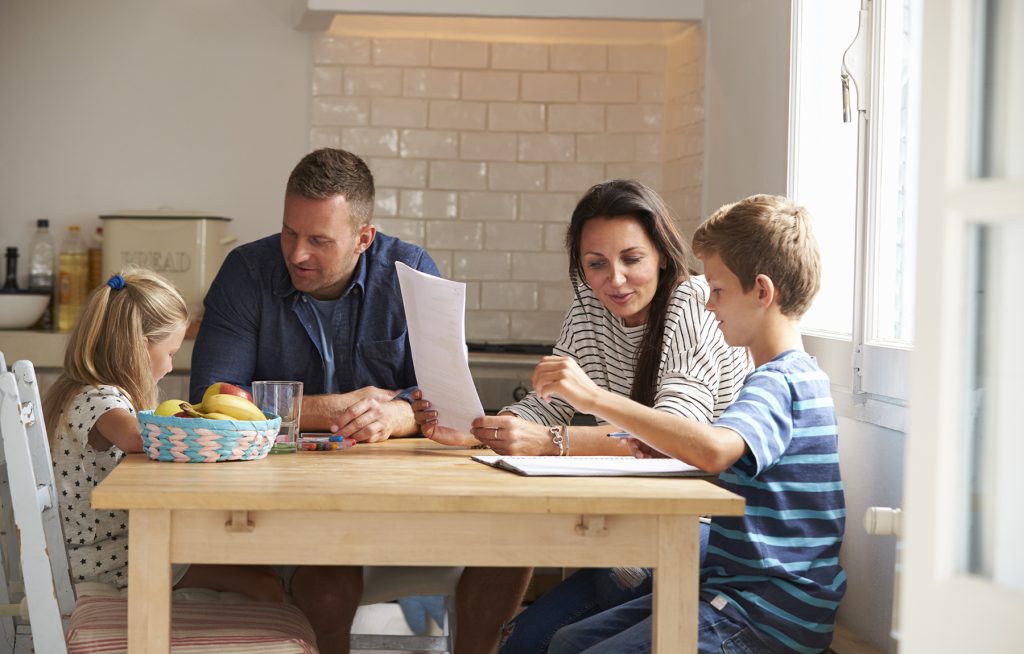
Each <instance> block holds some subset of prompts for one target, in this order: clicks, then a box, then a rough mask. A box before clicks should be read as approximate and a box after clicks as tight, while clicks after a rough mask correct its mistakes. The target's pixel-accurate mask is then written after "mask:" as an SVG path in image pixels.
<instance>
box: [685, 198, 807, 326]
mask: <svg viewBox="0 0 1024 654" xmlns="http://www.w3.org/2000/svg"><path fill="white" fill-rule="evenodd" d="M693 251H694V253H695V254H696V255H697V256H698V257H704V256H707V255H712V254H717V255H718V256H719V258H721V260H722V263H724V264H725V265H726V266H727V267H728V268H729V270H730V271H732V273H733V274H734V275H736V276H737V277H738V278H739V280H740V284H742V286H743V290H744V292H746V291H749V290H750V289H751V288H753V287H754V281H755V279H756V278H757V276H758V275H767V276H768V277H769V278H770V279H771V280H772V283H774V284H775V287H776V288H777V289H778V291H779V296H780V297H779V309H780V311H781V312H782V314H783V315H786V316H791V317H796V318H799V317H800V316H802V315H803V314H804V313H805V312H806V311H807V309H808V308H809V307H810V305H811V301H812V300H813V299H814V296H815V295H817V294H818V289H819V288H820V287H821V257H820V255H819V253H818V243H817V241H816V240H815V238H814V231H813V230H812V228H811V216H810V214H809V213H808V211H807V210H806V209H804V208H803V207H801V206H798V205H796V204H795V203H793V202H792V201H791V200H789V199H788V198H785V197H782V196H779V195H752V196H750V197H749V198H746V199H743V200H740V201H739V202H735V203H733V204H727V205H725V206H723V207H721V208H720V209H719V210H718V211H716V212H714V213H713V214H711V217H710V218H708V219H707V220H706V221H705V222H704V223H703V224H701V225H700V227H698V228H697V231H696V232H694V235H693Z"/></svg>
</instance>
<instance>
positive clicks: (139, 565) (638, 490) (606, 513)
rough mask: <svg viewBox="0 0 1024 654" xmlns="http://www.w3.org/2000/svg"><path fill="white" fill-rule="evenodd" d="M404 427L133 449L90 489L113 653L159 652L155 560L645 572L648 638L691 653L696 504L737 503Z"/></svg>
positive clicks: (727, 507) (162, 585)
mask: <svg viewBox="0 0 1024 654" xmlns="http://www.w3.org/2000/svg"><path fill="white" fill-rule="evenodd" d="M472 453H473V452H471V451H470V450H464V449H453V448H448V447H443V446H440V445H437V444H435V443H432V442H430V441H427V440H424V439H420V438H408V439H396V440H390V441H386V442H384V443H379V444H373V445H369V444H363V445H357V446H356V447H354V448H352V449H351V450H345V451H340V452H299V453H296V454H285V455H271V456H269V457H267V458H265V459H263V460H260V461H236V462H228V463H216V464H202V463H164V462H156V461H150V460H148V459H147V458H146V457H145V456H144V455H141V454H135V455H131V456H128V457H126V458H125V460H123V461H122V462H121V463H120V464H119V465H118V466H117V467H116V468H114V471H113V472H112V473H111V474H110V476H108V477H107V478H106V479H104V480H103V481H102V482H101V483H100V484H99V486H97V487H96V489H95V490H94V491H93V496H92V504H93V507H94V508H97V509H126V510H127V511H128V513H129V532H128V542H129V549H130V552H131V556H130V557H129V563H128V571H129V576H128V625H129V627H128V630H129V631H128V649H129V651H130V652H133V653H137V652H160V653H161V654H166V653H167V652H168V651H169V649H170V645H169V635H170V597H171V588H170V573H169V570H170V565H171V563H172V562H173V563H252V564H267V563H273V564H284V563H289V564H300V565H301V564H320V565H323V564H361V565H452V566H524V567H525V566H557V567H562V566H572V567H610V566H639V567H652V568H656V569H657V574H656V575H655V584H654V649H655V651H656V652H661V653H662V654H666V653H672V654H675V653H676V652H694V651H696V649H697V639H696V633H695V628H696V625H697V599H698V597H697V586H698V575H699V560H698V558H699V538H698V520H697V517H698V516H699V515H741V514H742V513H743V499H742V498H740V497H739V496H737V495H735V494H733V493H730V492H728V491H725V490H723V489H721V488H718V487H717V486H715V485H714V484H712V483H710V482H708V481H706V480H702V479H678V478H676V479H667V478H635V477H634V478H611V477H602V478H594V477H587V478H584V477H572V478H568V477H521V476H518V475H515V474H512V473H508V472H504V471H500V470H496V469H494V468H490V467H487V466H485V465H483V464H480V463H477V462H475V461H471V460H470V458H469V457H470V456H471V454H472Z"/></svg>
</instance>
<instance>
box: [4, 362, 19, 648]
mask: <svg viewBox="0 0 1024 654" xmlns="http://www.w3.org/2000/svg"><path fill="white" fill-rule="evenodd" d="M5 372H7V361H6V360H5V359H4V353H3V352H0V373H5ZM17 538H18V536H17V533H16V532H15V527H14V512H13V510H12V509H11V486H10V484H8V482H7V459H5V458H4V448H3V447H2V445H0V605H3V606H5V607H11V608H13V607H14V602H13V601H12V599H13V593H12V592H11V590H10V582H11V581H12V580H14V579H15V578H17V579H18V580H20V578H21V575H20V571H21V567H20V566H19V565H18V543H17ZM12 561H14V564H13V565H12V564H11V562H12ZM16 636H17V631H16V626H15V624H14V616H11V615H3V616H0V652H3V654H11V653H12V652H13V651H14V641H15V638H16Z"/></svg>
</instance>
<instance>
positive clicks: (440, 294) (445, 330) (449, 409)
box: [395, 261, 484, 434]
mask: <svg viewBox="0 0 1024 654" xmlns="http://www.w3.org/2000/svg"><path fill="white" fill-rule="evenodd" d="M395 267H396V268H397V269H398V283H399V285H400V286H401V287H402V303H403V304H404V305H405V320H406V322H407V323H408V325H409V344H410V346H411V347H412V362H413V365H414V366H415V367H416V383H417V385H418V386H419V388H420V390H422V391H423V397H424V398H425V399H427V400H430V403H431V404H432V405H433V408H434V409H436V410H437V416H438V422H439V424H441V425H442V426H444V427H450V428H452V429H457V430H459V431H461V432H463V433H466V434H468V433H469V430H470V427H471V425H472V422H473V420H475V419H476V418H479V417H480V416H482V415H484V407H483V405H482V404H481V403H480V396H479V395H477V392H476V386H475V385H474V384H473V376H472V375H471V374H470V372H469V355H468V353H467V352H466V320H465V315H466V285H465V284H463V283H461V282H453V281H449V280H447V279H441V278H440V277H434V276H433V275H427V274H426V273H421V272H420V271H418V270H416V269H414V268H410V267H409V266H407V265H405V264H404V263H402V262H401V261H399V262H396V263H395Z"/></svg>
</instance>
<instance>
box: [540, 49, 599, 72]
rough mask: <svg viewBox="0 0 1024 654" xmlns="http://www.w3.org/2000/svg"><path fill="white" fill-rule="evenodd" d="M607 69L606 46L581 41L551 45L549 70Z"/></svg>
mask: <svg viewBox="0 0 1024 654" xmlns="http://www.w3.org/2000/svg"><path fill="white" fill-rule="evenodd" d="M607 69H608V47H607V46H604V45H594V44H582V43H555V44H553V45H552V46H551V70H571V71H602V70H607Z"/></svg>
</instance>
